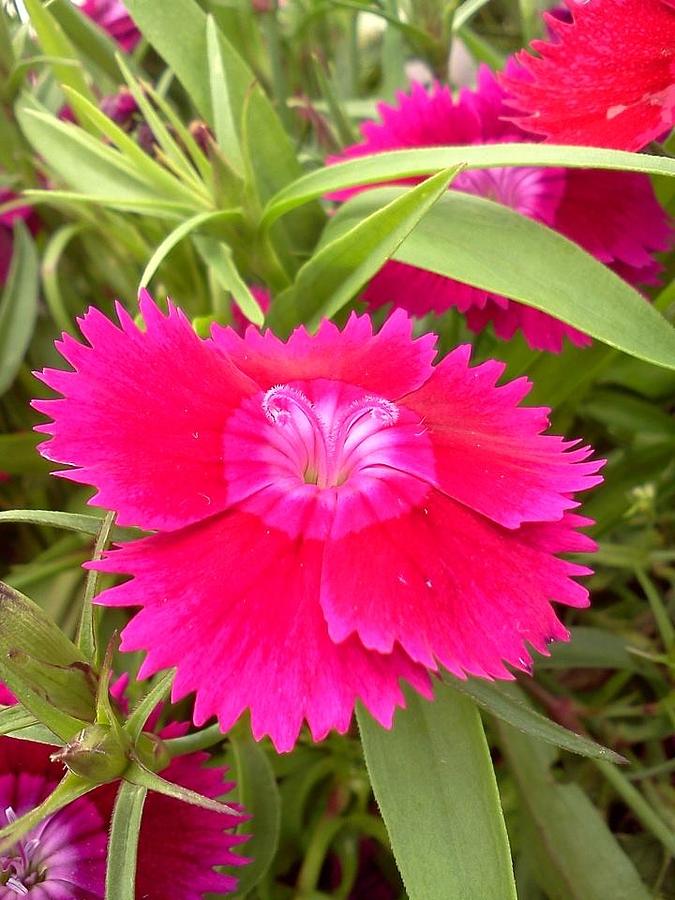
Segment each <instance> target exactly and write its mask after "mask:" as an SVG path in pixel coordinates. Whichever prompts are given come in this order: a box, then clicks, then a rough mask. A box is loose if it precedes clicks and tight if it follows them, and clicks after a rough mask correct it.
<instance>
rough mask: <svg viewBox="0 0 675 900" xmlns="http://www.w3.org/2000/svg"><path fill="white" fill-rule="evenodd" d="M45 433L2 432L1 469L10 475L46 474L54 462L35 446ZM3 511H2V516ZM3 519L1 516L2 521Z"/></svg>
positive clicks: (0, 445)
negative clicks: (41, 453) (43, 456)
mask: <svg viewBox="0 0 675 900" xmlns="http://www.w3.org/2000/svg"><path fill="white" fill-rule="evenodd" d="M42 440H44V435H41V434H35V432H32V431H20V432H17V433H16V434H0V471H2V472H6V473H7V474H8V475H26V474H36V473H37V474H44V473H47V472H49V471H50V470H51V468H52V464H51V463H49V462H47V460H46V459H43V458H42V457H41V456H40V454H39V453H37V452H36V450H35V447H36V445H37V444H39V443H40V442H41V441H42ZM2 515H3V513H2V512H0V516H2ZM1 521H2V519H1V518H0V522H1Z"/></svg>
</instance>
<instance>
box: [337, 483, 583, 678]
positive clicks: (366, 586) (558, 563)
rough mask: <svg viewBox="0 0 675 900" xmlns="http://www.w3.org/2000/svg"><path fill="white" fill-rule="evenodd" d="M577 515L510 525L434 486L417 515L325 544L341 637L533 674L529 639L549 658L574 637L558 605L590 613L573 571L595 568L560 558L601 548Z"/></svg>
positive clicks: (503, 673) (479, 669)
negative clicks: (581, 529)
mask: <svg viewBox="0 0 675 900" xmlns="http://www.w3.org/2000/svg"><path fill="white" fill-rule="evenodd" d="M584 522H585V520H582V519H580V518H579V517H575V516H570V517H569V518H568V519H564V520H563V521H562V522H557V523H555V524H548V525H543V526H541V525H538V524H533V525H525V526H523V527H522V528H520V529H517V530H515V531H510V530H508V529H505V528H502V527H500V526H498V525H495V524H494V523H493V522H490V521H489V520H487V519H485V518H483V517H482V516H480V515H478V514H476V513H474V512H473V511H471V510H469V509H466V508H465V507H464V506H462V505H461V504H459V503H456V502H455V501H453V500H450V499H448V498H447V497H444V496H443V495H442V494H440V493H439V492H438V491H435V490H433V489H432V490H430V491H429V493H428V495H427V497H426V499H425V500H424V501H423V505H422V506H419V507H416V508H414V509H413V510H411V511H410V512H409V513H408V514H406V515H402V516H400V517H398V518H390V519H387V520H386V521H383V522H378V523H375V524H373V525H371V526H370V527H368V528H365V529H362V530H360V531H353V532H351V533H350V534H347V535H344V536H342V537H340V538H338V539H336V540H332V541H330V542H328V543H327V545H326V554H325V561H324V569H323V578H322V583H321V603H322V606H323V609H324V612H325V614H326V620H327V622H328V628H329V634H330V636H331V637H332V638H333V640H336V641H342V640H346V639H349V638H350V636H352V637H353V635H354V634H356V635H358V637H359V638H360V639H361V640H362V641H363V643H364V644H365V646H366V647H368V648H370V649H373V650H377V651H379V652H381V653H387V652H389V651H390V650H391V649H392V647H394V646H395V644H396V642H399V643H400V645H401V646H402V647H403V649H404V650H405V651H406V652H407V653H408V654H409V655H410V657H411V658H412V659H414V660H416V661H417V662H419V663H421V664H423V665H425V666H428V667H430V668H434V667H435V666H436V664H437V663H440V664H441V665H443V666H444V667H445V668H446V669H448V670H449V671H451V672H453V673H454V674H456V675H458V676H460V677H464V674H465V673H468V674H471V675H479V676H483V677H488V678H509V677H511V676H510V674H509V673H508V671H507V670H506V669H505V668H504V665H503V662H502V661H506V662H508V663H509V664H511V665H512V666H515V667H517V668H521V669H525V670H529V669H530V666H531V658H530V655H529V653H528V650H527V648H526V646H525V645H526V643H527V642H529V643H530V644H532V646H534V647H535V648H536V649H537V650H539V651H540V652H542V653H545V652H546V645H547V643H549V642H550V641H551V640H553V639H554V638H555V639H558V640H560V639H566V637H567V632H566V631H565V629H564V628H563V626H562V625H561V624H560V622H559V621H558V619H557V617H556V615H555V613H554V612H553V609H552V608H551V604H550V601H551V600H552V599H555V600H557V601H559V602H562V603H566V604H569V605H571V606H586V605H587V603H588V599H587V591H586V590H585V589H584V588H582V587H581V586H580V585H579V584H577V583H576V582H574V581H573V580H572V576H575V575H581V574H585V573H587V572H588V571H589V570H588V569H586V568H584V567H582V566H577V565H574V564H572V563H569V562H565V561H563V560H560V559H557V558H556V557H555V556H554V555H553V554H554V553H559V552H562V551H569V550H577V549H591V548H592V547H593V546H594V545H593V543H592V541H590V540H589V539H588V538H585V537H584V536H583V535H578V534H576V533H575V532H574V531H573V530H572V529H573V528H574V527H577V526H578V525H579V524H583V523H584Z"/></svg>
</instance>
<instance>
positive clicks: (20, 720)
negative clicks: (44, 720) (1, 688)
mask: <svg viewBox="0 0 675 900" xmlns="http://www.w3.org/2000/svg"><path fill="white" fill-rule="evenodd" d="M36 724H37V719H36V718H35V716H34V715H32V714H31V713H29V712H28V711H27V710H25V709H24V708H23V707H22V706H19V705H18V704H17V705H16V706H4V707H2V708H1V709H0V735H3V734H10V732H12V731H16V730H17V729H19V728H27V727H28V726H29V725H36Z"/></svg>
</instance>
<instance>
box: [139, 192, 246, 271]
mask: <svg viewBox="0 0 675 900" xmlns="http://www.w3.org/2000/svg"><path fill="white" fill-rule="evenodd" d="M240 216H241V211H240V210H239V209H228V210H218V211H217V212H203V213H198V214H197V215H196V216H192V217H191V218H189V219H186V220H185V222H181V223H180V225H178V227H177V228H174V230H173V231H172V232H171V233H170V234H168V235H167V236H166V237H165V238H164V240H163V241H162V243H161V244H160V245H159V247H158V248H157V249H156V250H155V252H154V253H153V254H152V256H151V257H150V260H149V262H148V264H147V266H146V267H145V269H144V271H143V274H142V276H141V280H140V283H139V288H144V287H147V286H148V284H149V283H150V281H151V280H152V278H153V276H154V274H155V272H156V271H157V269H158V268H159V267H160V266H161V264H162V263H163V262H164V260H165V259H166V258H167V256H168V255H169V254H170V253H171V251H172V250H173V248H174V247H175V246H176V245H177V244H179V243H180V242H181V241H182V240H183V238H185V237H187V236H188V235H189V234H191V233H192V232H193V231H197V230H198V229H199V228H201V227H202V226H203V225H206V224H207V223H209V222H211V223H213V222H227V221H230V220H235V219H238V218H239V217H240Z"/></svg>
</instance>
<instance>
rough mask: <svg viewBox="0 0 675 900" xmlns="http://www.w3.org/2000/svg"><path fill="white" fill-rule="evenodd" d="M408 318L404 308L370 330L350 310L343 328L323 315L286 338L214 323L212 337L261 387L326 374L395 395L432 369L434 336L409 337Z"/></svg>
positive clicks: (368, 323) (367, 320)
mask: <svg viewBox="0 0 675 900" xmlns="http://www.w3.org/2000/svg"><path fill="white" fill-rule="evenodd" d="M411 335H412V322H411V321H410V319H409V318H408V316H406V315H405V314H404V313H402V312H398V313H395V314H394V315H392V316H390V317H389V318H388V319H387V321H386V322H385V323H384V325H383V326H382V328H381V329H380V330H379V332H377V334H373V326H372V323H371V321H370V318H369V317H368V316H357V315H355V314H352V315H351V316H350V317H349V321H348V322H347V324H346V325H345V327H344V329H343V330H342V331H340V329H339V328H338V327H337V326H336V325H334V324H333V323H332V322H330V321H329V320H328V319H324V320H323V322H322V323H321V325H320V327H319V330H318V331H317V333H316V334H314V335H310V334H308V332H307V331H306V330H305V329H304V328H297V329H296V330H295V331H294V332H293V334H292V335H291V336H290V338H289V339H288V341H287V342H285V343H284V341H281V340H280V339H279V338H278V337H276V336H275V335H274V334H272V332H271V331H266V332H265V333H264V334H260V332H258V331H257V330H256V329H254V328H249V329H247V331H246V334H245V336H244V337H243V338H241V337H239V335H237V334H236V333H235V332H234V331H233V330H232V329H231V328H221V327H219V326H215V329H214V334H213V339H214V341H215V342H216V344H217V345H218V346H219V347H220V348H221V349H222V350H224V351H225V353H227V355H228V356H229V357H230V358H231V359H232V361H233V362H234V364H235V365H236V366H238V367H239V368H240V369H241V371H242V372H245V373H246V374H247V375H249V376H250V377H251V378H253V380H254V381H256V382H257V383H258V384H259V385H260V387H261V388H262V389H263V390H267V389H268V388H270V387H272V386H273V385H276V384H280V383H284V382H291V381H299V380H304V381H311V380H312V379H315V378H330V379H333V380H335V381H344V382H347V383H348V384H352V385H358V386H360V387H362V388H364V389H365V390H367V391H372V392H373V393H375V394H381V395H382V396H384V397H389V398H390V399H391V400H395V399H396V398H397V397H400V396H401V394H405V393H407V392H408V391H413V390H415V388H416V387H419V386H420V385H421V384H424V382H425V381H426V380H427V378H428V377H429V375H431V363H432V361H433V359H434V356H435V355H436V338H435V336H434V335H431V334H425V335H423V336H422V337H420V338H418V339H416V340H414V341H413V340H411Z"/></svg>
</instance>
